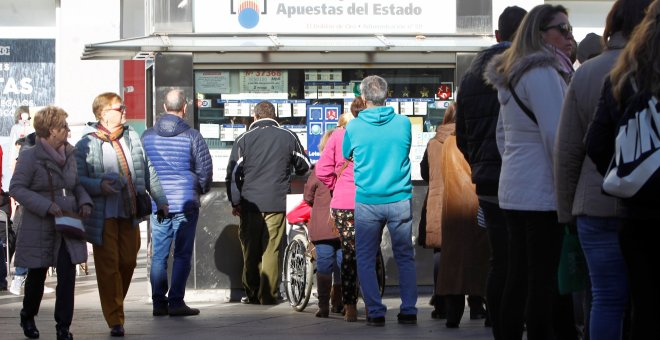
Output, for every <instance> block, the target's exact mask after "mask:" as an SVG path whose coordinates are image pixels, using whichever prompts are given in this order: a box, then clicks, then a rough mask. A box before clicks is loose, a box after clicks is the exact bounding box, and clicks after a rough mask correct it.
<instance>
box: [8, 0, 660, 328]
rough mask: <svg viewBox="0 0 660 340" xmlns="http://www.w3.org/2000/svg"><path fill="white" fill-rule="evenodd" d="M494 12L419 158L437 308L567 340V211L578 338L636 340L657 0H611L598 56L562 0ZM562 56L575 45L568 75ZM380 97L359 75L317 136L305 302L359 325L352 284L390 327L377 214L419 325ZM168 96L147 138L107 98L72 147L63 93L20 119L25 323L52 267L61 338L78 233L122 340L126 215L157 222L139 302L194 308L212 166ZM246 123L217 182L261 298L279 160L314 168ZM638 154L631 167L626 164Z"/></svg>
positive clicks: (404, 155)
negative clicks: (491, 37)
mask: <svg viewBox="0 0 660 340" xmlns="http://www.w3.org/2000/svg"><path fill="white" fill-rule="evenodd" d="M499 19H500V20H499V22H498V31H496V37H497V40H498V44H496V45H494V46H492V47H491V48H489V49H487V50H485V51H483V52H481V53H480V54H479V55H478V56H477V57H476V58H475V60H474V61H473V64H472V65H471V67H470V68H469V70H468V72H467V73H466V75H465V76H464V77H463V80H462V85H461V86H462V87H461V89H459V92H458V94H457V102H456V104H452V105H455V107H454V106H452V110H453V109H454V108H455V110H456V111H455V115H456V116H455V118H454V117H453V113H452V112H453V111H452V110H447V113H446V117H445V120H444V121H443V125H442V126H440V127H439V128H438V130H437V131H438V132H437V134H436V137H435V138H433V139H432V140H431V141H430V142H429V145H428V148H427V151H426V153H425V157H424V160H425V162H423V164H422V165H423V166H422V174H425V175H426V176H425V179H426V180H427V181H428V182H429V192H428V194H427V199H426V202H425V207H426V212H425V216H424V217H425V223H426V226H425V227H426V229H425V235H424V236H425V246H428V247H430V248H435V249H436V253H438V254H440V255H439V260H440V261H439V266H438V268H437V269H436V272H437V273H436V274H434V276H435V278H434V279H435V280H436V287H435V291H434V295H435V297H434V299H435V302H436V306H435V307H436V308H435V310H434V314H432V316H431V317H432V318H434V319H435V318H446V320H447V322H446V326H447V327H450V328H455V327H459V324H460V319H461V317H462V314H463V310H464V307H465V296H466V295H468V296H469V297H468V305H469V307H470V309H471V318H472V316H473V315H472V314H473V313H472V312H474V313H475V315H476V313H477V312H479V313H482V314H484V315H483V316H484V317H486V316H487V325H492V332H493V337H494V338H495V339H522V338H523V334H525V333H526V336H527V338H528V339H534V340H535V339H569V340H570V339H577V338H578V334H577V330H576V327H575V323H576V321H575V319H574V317H575V315H574V312H573V301H572V298H571V296H568V295H561V294H560V293H559V291H558V276H557V268H558V266H559V262H560V254H561V251H562V239H563V237H564V236H563V230H564V225H567V224H568V225H576V226H577V233H578V235H579V238H580V242H581V244H582V249H583V251H584V255H585V257H586V260H587V266H588V272H589V280H590V287H591V288H590V290H589V291H588V295H589V297H590V299H588V301H590V303H587V304H586V306H587V307H586V308H585V309H586V312H585V314H587V316H586V317H585V319H586V320H585V331H584V334H583V335H582V338H583V339H595V340H600V339H624V338H630V339H647V338H649V337H648V336H649V335H651V334H655V333H654V331H655V327H654V320H655V319H657V316H658V312H657V304H658V302H660V297H659V296H658V293H657V291H656V289H655V288H656V286H657V279H656V278H655V276H654V275H653V273H652V271H650V270H649V268H653V266H654V265H657V264H658V262H660V260H659V258H658V255H657V252H655V251H654V241H655V240H656V239H657V237H658V236H660V235H658V230H657V228H654V227H656V226H657V225H658V224H659V223H660V215H659V214H658V213H657V209H655V207H656V206H657V204H658V203H659V200H658V198H657V195H656V194H655V193H656V192H657V189H658V188H657V185H658V180H657V179H656V178H655V177H653V176H654V174H655V173H656V172H657V171H658V167H659V166H658V161H657V155H654V154H653V153H654V152H656V151H657V145H655V144H654V143H657V141H658V140H660V136H659V135H658V131H659V130H660V127H658V125H657V124H658V121H660V118H658V117H657V112H656V110H657V109H658V105H657V98H658V96H660V85H658V84H660V66H659V65H658V60H660V55H658V54H660V48H659V47H658V45H659V44H660V40H658V37H659V36H660V23H659V22H658V21H659V20H660V0H654V1H651V0H617V1H615V2H614V4H613V6H612V9H611V11H610V13H609V15H608V17H607V19H606V26H605V32H604V34H603V43H604V49H603V52H602V54H600V55H597V54H598V53H586V52H585V53H586V54H585V53H579V52H578V51H576V47H575V46H576V43H575V40H574V37H573V34H572V27H571V24H570V20H569V13H568V11H567V10H566V8H565V7H563V6H561V5H550V4H544V5H538V6H536V7H534V8H532V9H531V10H530V11H529V13H527V12H526V11H525V10H523V9H521V8H519V7H515V6H513V7H508V8H506V9H505V10H504V12H503V13H502V15H501V16H500V18H499ZM585 45H586V44H585ZM571 55H574V56H576V57H580V55H582V57H581V63H582V64H581V65H580V67H579V68H578V69H577V71H576V70H575V69H574V67H573V64H574V62H573V60H572V59H571ZM387 93H388V83H387V80H386V79H384V78H383V77H380V76H378V75H370V76H367V77H366V78H364V79H363V80H362V82H361V84H360V95H359V96H358V97H356V98H355V100H354V101H353V104H352V105H351V110H350V111H351V112H350V113H345V114H344V115H342V116H341V117H340V119H339V125H338V128H337V129H335V130H334V131H332V132H331V133H328V134H327V135H326V136H324V139H323V140H322V145H321V146H320V150H321V151H322V152H321V157H320V160H319V162H318V163H317V164H316V167H315V168H313V170H312V174H311V175H310V176H309V179H308V182H307V185H306V188H305V200H306V201H307V202H308V203H309V204H310V205H311V206H312V207H313V209H312V218H311V222H310V226H309V227H310V237H311V241H312V243H313V244H314V246H315V248H316V254H317V261H318V263H317V270H318V271H317V290H318V298H319V304H318V307H319V310H318V311H317V313H316V316H317V317H328V316H329V313H330V311H333V312H341V313H343V314H344V320H345V321H347V322H355V321H357V319H358V318H357V316H358V311H357V299H358V295H359V293H361V295H362V297H363V299H364V303H365V306H366V312H365V314H366V315H365V316H366V324H367V325H369V326H384V325H385V320H386V319H385V315H386V313H387V307H386V306H385V305H384V304H383V303H382V299H381V295H380V288H379V283H378V280H377V277H376V267H375V264H376V258H377V256H378V252H379V248H380V243H381V238H382V234H383V230H384V228H385V227H387V229H388V231H389V235H390V238H391V241H392V250H393V253H394V260H395V262H396V265H397V267H398V270H399V289H400V297H401V304H400V307H399V313H398V315H397V320H398V322H399V323H401V324H416V323H417V307H416V304H417V296H418V294H417V281H416V277H417V273H416V270H417V269H416V265H415V253H414V249H413V246H414V245H413V243H412V240H413V228H412V221H413V211H412V210H413V209H412V181H411V164H410V158H409V154H410V149H411V144H412V133H411V123H410V120H409V119H407V118H406V117H404V116H401V115H398V114H396V113H395V112H394V110H393V109H392V108H391V107H389V106H387V105H385V101H386V99H387ZM164 99H165V100H164V102H165V104H164V111H165V113H164V114H163V115H162V117H161V118H160V119H159V120H158V121H157V123H156V125H155V126H154V127H153V128H150V129H148V130H147V131H146V132H145V133H144V134H143V135H142V136H141V137H140V136H139V135H138V134H137V133H136V132H135V131H134V130H133V129H132V128H130V127H129V126H128V125H126V117H125V113H126V107H125V106H124V105H123V103H122V99H121V97H120V96H119V95H117V94H115V93H102V94H100V95H99V96H97V97H96V98H95V100H94V102H93V104H92V108H93V112H94V114H95V117H96V119H97V121H96V122H93V123H90V124H89V126H88V127H87V130H86V131H85V133H84V135H83V137H82V139H81V140H80V141H79V142H78V143H77V144H76V146H75V147H73V146H72V145H70V144H69V143H68V142H67V137H68V134H69V128H68V125H67V123H66V117H67V113H66V112H65V111H64V110H63V109H61V108H58V107H54V106H48V107H45V108H43V109H42V110H40V111H39V112H37V113H36V114H35V115H34V117H33V118H32V119H33V122H34V124H33V125H34V134H33V136H32V137H31V139H32V140H33V141H34V142H33V143H31V145H30V146H29V147H26V148H25V149H24V150H22V151H21V152H20V153H19V154H18V156H17V162H16V168H15V172H14V174H13V176H12V180H11V184H10V188H9V193H10V195H11V196H12V197H13V198H15V199H16V200H17V201H18V203H19V204H20V205H21V207H22V209H23V213H22V217H21V221H20V223H21V231H20V233H19V234H18V237H17V241H16V257H15V264H16V265H17V266H21V267H25V268H27V269H28V270H27V278H26V280H25V294H24V298H23V307H22V309H21V311H20V325H21V327H22V329H23V332H24V334H25V336H26V337H28V338H32V339H35V338H39V335H40V333H39V330H38V328H37V323H36V320H35V316H37V315H38V312H39V307H40V302H41V299H42V296H43V292H44V281H45V279H46V272H47V270H48V268H49V267H55V268H56V269H57V290H56V303H55V321H56V332H57V338H58V339H72V338H73V335H72V334H71V332H70V331H69V328H70V325H71V322H72V320H73V306H74V303H73V299H74V291H75V266H76V264H79V263H84V262H85V261H86V260H87V249H86V244H85V241H89V242H91V243H92V244H93V245H94V260H95V263H96V271H97V273H96V275H97V283H98V287H99V296H100V300H101V309H102V311H103V315H104V317H105V320H106V322H107V325H108V327H109V328H110V335H111V336H115V337H121V336H124V334H125V330H124V323H125V315H124V304H123V300H124V298H125V297H126V294H127V291H128V288H129V286H130V283H131V280H132V276H133V271H134V269H135V266H136V258H137V252H138V249H139V248H140V236H139V228H137V225H138V223H139V222H141V221H143V220H145V219H147V218H148V219H150V220H151V224H152V225H153V228H152V234H151V244H152V247H153V265H152V269H151V284H152V297H153V315H154V316H165V315H169V316H193V315H198V314H199V313H200V311H199V309H196V308H191V307H189V306H188V305H187V304H186V303H185V301H184V298H185V285H186V281H187V278H188V275H189V273H190V269H191V256H192V247H193V243H194V239H195V229H196V224H197V220H198V217H199V209H200V196H201V195H203V194H205V193H206V192H208V191H209V190H210V184H211V181H212V178H213V167H212V162H211V156H210V153H209V149H208V146H207V145H206V143H205V142H204V139H203V138H202V136H201V134H200V133H199V132H198V131H196V130H194V129H192V128H191V127H190V126H189V125H188V124H187V123H186V122H185V116H186V113H187V111H188V108H187V99H186V97H185V95H184V92H183V91H182V90H181V89H171V90H170V91H168V92H167V93H165V96H164ZM651 106H652V107H651ZM654 109H655V110H654ZM622 117H623V118H624V119H623V120H622V119H621V118H622ZM649 117H651V118H649ZM21 119H22V122H23V121H24V120H27V118H26V116H24V115H21ZM253 119H254V122H253V123H252V124H251V125H250V127H249V128H248V130H247V131H246V132H245V133H243V134H241V135H240V136H239V137H238V138H237V139H236V141H235V143H234V144H233V148H232V151H231V154H230V157H229V162H228V165H227V175H226V184H227V196H228V199H229V201H230V203H231V205H232V214H233V215H234V216H237V217H238V218H239V219H240V225H239V232H238V239H239V240H240V243H241V247H242V252H243V275H242V284H243V287H244V290H245V296H244V297H243V298H242V299H241V302H242V303H245V304H261V305H271V304H276V303H278V300H279V281H280V277H279V276H280V273H281V271H280V262H279V257H280V254H279V252H280V244H281V240H282V237H283V235H284V232H285V214H284V211H285V197H286V194H287V193H288V192H289V190H290V180H291V179H290V178H291V177H290V176H289V175H290V174H291V172H292V171H293V172H295V173H296V174H298V175H304V174H306V173H307V172H308V171H309V170H310V169H312V166H311V162H310V160H309V158H308V156H307V155H306V152H305V149H304V147H303V146H302V144H301V143H300V140H299V139H298V138H297V136H296V135H295V134H294V133H292V132H291V131H289V130H287V129H285V128H283V127H281V126H280V125H279V123H278V122H277V120H276V115H275V108H274V106H273V104H271V103H269V102H267V101H263V102H260V103H259V104H257V105H256V106H255V108H254V113H253ZM640 120H644V121H645V122H648V123H649V126H654V127H655V128H654V129H650V131H646V130H644V131H641V130H639V131H637V130H635V128H636V127H637V126H640V125H639V124H638V125H634V124H632V123H630V121H640ZM23 123H24V122H23ZM654 124H655V125H654ZM622 126H623V127H625V128H622ZM24 130H25V132H26V133H27V130H26V128H25V127H24ZM633 135H634V136H635V137H636V136H640V135H641V136H642V137H648V140H641V141H640V144H641V145H642V146H640V147H639V150H637V149H634V150H632V151H631V150H628V149H627V148H626V146H625V145H627V144H625V143H626V142H629V140H630V139H631V138H633V137H631V136H633ZM26 137H28V136H26ZM654 147H655V149H654ZM635 150H636V151H635ZM626 152H633V153H635V155H634V157H633V155H629V154H627V153H626ZM644 157H647V158H644ZM631 158H635V159H634V161H635V162H629V163H628V165H627V167H628V169H632V170H631V171H629V173H627V174H626V175H627V176H628V177H627V178H628V179H630V177H635V178H634V180H638V178H639V177H640V176H646V177H644V178H642V180H641V182H639V183H641V184H639V185H638V187H641V189H639V188H636V189H639V192H640V194H637V192H638V191H637V190H636V191H635V192H633V194H631V195H628V196H623V195H617V194H616V193H612V191H611V190H607V189H606V191H608V192H609V194H607V193H605V192H604V191H603V189H602V188H603V182H604V181H605V182H607V181H610V180H615V179H616V178H614V179H613V178H612V177H616V176H623V175H621V174H620V173H619V172H617V169H616V168H615V169H613V166H616V165H619V164H623V163H625V162H626V161H628V160H630V159H631ZM642 163H643V164H644V166H645V168H644V171H641V170H640V171H636V168H635V167H638V166H639V167H642V165H640V164H642ZM649 164H650V165H649ZM604 178H605V179H604ZM621 182H625V181H619V182H617V183H616V184H617V185H619V186H625V185H626V183H627V182H625V183H621ZM147 193H148V195H147ZM145 197H146V200H147V203H146V205H145V200H144V198H145ZM480 214H481V216H482V220H480V219H479V216H480ZM76 221H77V222H76ZM80 221H82V222H83V223H84V226H85V228H84V229H85V230H84V231H85V234H86V237H87V238H86V240H85V239H83V238H81V237H80V233H81V231H80V229H79V227H77V225H78V224H80ZM77 223H78V224H77ZM480 225H481V226H480ZM482 227H485V229H484V228H482ZM76 228H78V229H76ZM172 245H173V246H174V250H173V268H172V277H171V280H170V282H171V283H168V277H167V263H168V258H169V255H170V248H171V247H172ZM489 256H490V262H489V259H488V257H489ZM459 263H460V264H461V265H457V264H459ZM336 268H340V270H339V271H337V270H335V269H336ZM4 286H6V282H5V284H4ZM331 302H332V308H331ZM440 305H442V306H443V307H442V309H443V310H441V308H440ZM339 306H342V307H339ZM484 306H487V307H486V308H484ZM628 310H630V312H629V313H628V312H627V311H628ZM485 314H487V315H485ZM628 317H629V318H630V319H631V322H630V324H629V326H625V320H626V318H628ZM474 318H479V317H474ZM656 335H657V334H656Z"/></svg>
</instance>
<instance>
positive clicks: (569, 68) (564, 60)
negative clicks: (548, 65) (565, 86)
mask: <svg viewBox="0 0 660 340" xmlns="http://www.w3.org/2000/svg"><path fill="white" fill-rule="evenodd" d="M549 48H550V51H554V55H555V58H556V59H557V62H558V63H559V69H560V71H561V72H562V73H564V74H565V75H566V76H567V79H568V80H570V79H571V78H573V73H575V69H573V63H571V58H570V57H569V56H567V55H566V54H565V53H564V52H562V51H561V50H560V49H558V48H556V47H554V46H551V47H549Z"/></svg>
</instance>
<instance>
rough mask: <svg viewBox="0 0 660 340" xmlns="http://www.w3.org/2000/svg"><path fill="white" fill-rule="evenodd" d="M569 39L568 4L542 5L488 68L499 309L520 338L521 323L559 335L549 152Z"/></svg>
mask: <svg viewBox="0 0 660 340" xmlns="http://www.w3.org/2000/svg"><path fill="white" fill-rule="evenodd" d="M572 39H573V34H572V27H571V24H570V22H569V21H568V12H567V10H566V8H564V7H563V6H560V5H557V6H553V5H538V6H536V7H534V8H533V9H532V10H531V11H530V12H529V13H527V15H526V16H525V18H524V19H523V21H522V23H521V24H520V26H519V28H518V31H517V32H516V35H515V38H514V40H513V42H512V44H511V47H509V49H507V50H506V51H505V52H504V53H502V54H500V55H497V56H495V57H493V59H492V60H491V62H490V63H489V64H488V67H487V68H486V71H485V73H484V77H485V78H486V80H487V81H488V82H489V83H491V84H492V85H493V86H494V87H495V88H497V90H498V99H499V102H500V115H499V118H498V126H497V144H498V148H499V149H500V154H501V155H502V170H501V172H500V182H499V189H498V200H499V204H500V208H502V209H503V210H504V216H505V220H506V224H507V232H508V235H509V262H508V273H507V279H506V285H505V288H504V295H503V297H502V306H501V310H500V311H499V313H501V314H500V317H501V318H502V331H503V333H502V334H503V338H505V339H521V338H522V333H523V323H526V325H527V336H528V337H529V339H551V338H554V336H555V331H554V327H553V326H554V325H555V322H556V320H553V309H554V305H555V302H556V300H557V299H558V296H559V295H558V291H557V290H558V289H557V266H558V265H559V255H560V250H561V239H562V228H561V227H560V226H559V223H558V221H557V211H556V210H557V202H556V196H555V190H554V181H553V174H552V169H553V159H552V152H553V148H554V145H555V134H556V132H557V126H558V123H559V114H560V112H561V107H562V103H563V100H564V96H565V93H566V88H567V87H568V82H569V80H570V78H571V76H572V74H573V68H572V64H571V61H570V58H569V56H570V53H571V50H572V48H573V43H572ZM494 312H496V311H494ZM573 328H574V327H573ZM556 336H557V338H563V337H562V335H561V334H556ZM564 339H565V338H564Z"/></svg>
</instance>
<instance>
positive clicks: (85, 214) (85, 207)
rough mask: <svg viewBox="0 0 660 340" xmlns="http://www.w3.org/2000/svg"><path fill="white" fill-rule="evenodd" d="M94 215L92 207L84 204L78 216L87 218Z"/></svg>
mask: <svg viewBox="0 0 660 340" xmlns="http://www.w3.org/2000/svg"><path fill="white" fill-rule="evenodd" d="M91 213H92V206H91V205H89V204H83V205H82V207H80V210H79V211H78V215H80V217H82V218H85V217H88V216H89V215H91Z"/></svg>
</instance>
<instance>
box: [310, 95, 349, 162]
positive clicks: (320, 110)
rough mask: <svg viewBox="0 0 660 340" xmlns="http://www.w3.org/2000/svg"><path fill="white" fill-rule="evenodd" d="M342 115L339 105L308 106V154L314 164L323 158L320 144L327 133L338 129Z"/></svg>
mask: <svg viewBox="0 0 660 340" xmlns="http://www.w3.org/2000/svg"><path fill="white" fill-rule="evenodd" d="M340 114H341V108H340V107H339V106H338V105H309V106H307V154H308V156H309V159H310V160H311V161H312V163H316V162H317V161H318V160H319V158H320V157H321V152H320V150H319V143H320V142H321V139H322V138H323V135H324V134H325V132H326V131H329V130H332V129H334V128H336V127H337V120H338V119H339V115H340Z"/></svg>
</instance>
